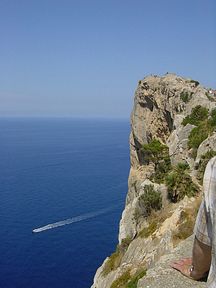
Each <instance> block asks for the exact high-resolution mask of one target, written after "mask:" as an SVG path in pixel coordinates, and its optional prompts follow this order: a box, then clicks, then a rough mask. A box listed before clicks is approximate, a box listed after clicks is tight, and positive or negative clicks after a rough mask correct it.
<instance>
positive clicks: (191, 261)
mask: <svg viewBox="0 0 216 288" xmlns="http://www.w3.org/2000/svg"><path fill="white" fill-rule="evenodd" d="M203 192H204V198H203V201H202V203H201V205H200V208H199V212H198V214H197V218H196V223H195V227H194V234H195V238H194V243H193V251H192V258H184V259H181V260H178V261H175V262H173V263H172V264H171V267H172V268H174V269H176V270H178V271H180V272H181V273H182V274H183V275H185V276H187V277H189V278H191V279H194V280H201V279H203V278H205V277H208V278H207V287H208V288H216V156H215V157H213V158H211V159H210V160H209V162H208V164H207V166H206V169H205V173H204V177H203Z"/></svg>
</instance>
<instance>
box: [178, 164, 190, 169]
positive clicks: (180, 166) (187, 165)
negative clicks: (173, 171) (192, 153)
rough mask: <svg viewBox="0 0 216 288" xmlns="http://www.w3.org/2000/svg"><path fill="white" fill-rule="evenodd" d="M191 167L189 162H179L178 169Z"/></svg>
mask: <svg viewBox="0 0 216 288" xmlns="http://www.w3.org/2000/svg"><path fill="white" fill-rule="evenodd" d="M189 168H190V166H189V164H188V163H186V162H179V163H178V164H177V169H178V170H183V171H185V170H187V169H189Z"/></svg>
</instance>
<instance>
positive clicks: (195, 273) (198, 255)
mask: <svg viewBox="0 0 216 288" xmlns="http://www.w3.org/2000/svg"><path fill="white" fill-rule="evenodd" d="M210 265H211V247H210V246H208V245H205V244H203V243H202V242H200V241H199V240H198V239H197V238H196V237H195V239H194V244H193V254H192V269H191V273H190V277H191V278H193V279H195V280H199V279H202V278H203V277H205V275H206V273H207V272H208V271H209V269H210Z"/></svg>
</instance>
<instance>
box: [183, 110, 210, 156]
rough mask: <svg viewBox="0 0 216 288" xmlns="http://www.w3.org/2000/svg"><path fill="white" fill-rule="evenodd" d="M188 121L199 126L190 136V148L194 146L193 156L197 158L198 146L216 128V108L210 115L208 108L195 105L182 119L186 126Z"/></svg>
mask: <svg viewBox="0 0 216 288" xmlns="http://www.w3.org/2000/svg"><path fill="white" fill-rule="evenodd" d="M188 123H189V124H193V125H196V126H197V127H195V128H193V129H192V130H191V132H190V134H189V136H188V148H192V157H193V158H196V155H197V149H198V147H199V146H200V144H201V143H202V142H203V141H204V140H205V139H206V138H207V137H208V136H209V135H211V134H212V133H213V131H214V130H215V128H216V108H215V109H213V110H212V111H211V113H210V115H209V112H208V109H207V108H205V107H202V106H201V105H198V106H196V107H194V108H193V109H192V112H191V114H190V115H188V116H186V117H185V118H184V120H183V121H182V125H184V126H185V125H187V124H188Z"/></svg>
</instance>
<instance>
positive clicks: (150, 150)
mask: <svg viewBox="0 0 216 288" xmlns="http://www.w3.org/2000/svg"><path fill="white" fill-rule="evenodd" d="M167 150H168V147H167V146H166V145H164V144H162V143H161V142H160V141H159V140H157V139H153V140H151V142H149V143H148V144H143V146H142V148H141V151H142V152H143V154H144V158H145V160H146V161H147V162H149V161H152V162H154V163H155V162H158V161H159V160H160V159H161V158H162V157H163V156H164V154H166V151H167Z"/></svg>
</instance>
